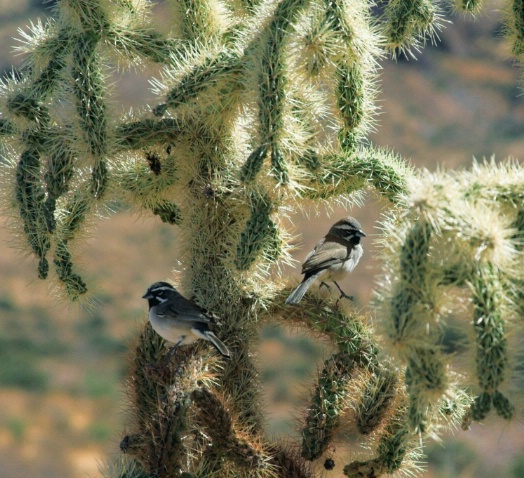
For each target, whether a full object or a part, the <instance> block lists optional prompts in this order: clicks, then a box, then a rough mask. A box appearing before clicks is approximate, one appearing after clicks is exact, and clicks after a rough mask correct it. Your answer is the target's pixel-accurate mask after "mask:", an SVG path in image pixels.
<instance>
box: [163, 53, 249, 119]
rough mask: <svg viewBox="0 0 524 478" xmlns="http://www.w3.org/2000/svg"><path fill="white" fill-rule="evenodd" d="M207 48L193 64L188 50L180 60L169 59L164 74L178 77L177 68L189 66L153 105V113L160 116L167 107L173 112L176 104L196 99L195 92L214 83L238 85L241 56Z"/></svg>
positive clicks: (182, 104)
mask: <svg viewBox="0 0 524 478" xmlns="http://www.w3.org/2000/svg"><path fill="white" fill-rule="evenodd" d="M208 49H209V48H207V49H206V51H205V54H204V58H203V59H200V60H198V61H197V62H196V63H194V62H193V61H192V57H193V56H194V55H193V53H192V52H190V51H188V52H186V54H185V55H181V58H180V59H173V61H172V65H171V66H170V69H169V70H168V73H167V75H168V76H169V75H170V73H169V71H172V73H171V74H172V75H173V76H175V77H178V76H180V75H179V74H177V72H178V71H186V70H188V69H189V72H188V73H187V74H185V75H183V76H182V77H180V78H177V81H176V85H175V86H174V87H173V88H171V89H170V90H169V92H168V93H167V94H166V100H165V102H164V103H161V104H159V105H157V106H156V107H155V108H154V110H153V113H154V114H155V116H158V117H160V116H162V115H164V113H165V112H166V111H167V109H168V108H169V109H172V110H175V111H176V109H177V108H179V107H188V106H191V100H194V99H197V97H198V95H199V94H201V93H203V92H205V91H206V90H207V89H208V88H210V87H211V86H214V85H216V84H217V83H218V82H223V83H226V84H227V83H229V88H232V87H233V86H234V85H238V86H239V82H238V75H239V73H240V72H241V56H239V55H237V54H235V53H231V52H227V51H220V50H219V51H216V50H215V51H211V52H209V51H207V50H208ZM189 65H191V66H189ZM171 68H172V70H171ZM222 94H223V92H222ZM188 103H189V105H188Z"/></svg>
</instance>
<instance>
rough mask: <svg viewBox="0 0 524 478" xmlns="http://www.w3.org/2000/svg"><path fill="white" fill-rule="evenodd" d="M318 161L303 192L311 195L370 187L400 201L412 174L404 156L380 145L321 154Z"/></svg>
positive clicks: (344, 192) (309, 196) (325, 194)
mask: <svg viewBox="0 0 524 478" xmlns="http://www.w3.org/2000/svg"><path fill="white" fill-rule="evenodd" d="M317 161H318V163H319V166H318V167H317V168H316V169H315V170H314V171H313V173H312V175H313V178H312V179H311V182H310V184H309V185H310V189H305V190H304V192H303V193H302V194H303V196H304V197H306V198H309V199H328V198H331V197H334V196H340V195H345V194H349V193H351V192H353V191H358V190H360V189H362V188H370V189H371V190H372V191H374V192H376V193H377V194H379V195H382V196H384V197H386V198H387V199H389V200H390V201H391V202H393V203H397V202H398V201H399V198H400V197H401V195H402V194H403V193H405V192H406V190H407V189H406V188H407V180H408V178H409V177H410V176H412V175H413V169H412V168H411V167H410V166H409V165H408V164H407V163H406V161H405V160H404V159H402V158H401V157H399V156H398V155H395V154H393V153H391V152H389V151H387V150H384V149H379V148H371V147H370V148H366V149H364V148H363V149H361V150H360V151H354V152H351V153H341V154H337V155H328V156H325V157H318V158H317Z"/></svg>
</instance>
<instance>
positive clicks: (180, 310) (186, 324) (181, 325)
mask: <svg viewBox="0 0 524 478" xmlns="http://www.w3.org/2000/svg"><path fill="white" fill-rule="evenodd" d="M142 298H143V299H147V300H148V301H149V322H151V326H152V327H153V329H154V330H155V332H156V333H157V334H159V335H160V336H161V337H163V338H164V339H166V340H169V341H170V342H173V343H174V344H175V345H174V346H173V347H171V349H170V350H169V352H168V356H171V355H173V353H174V352H175V350H176V348H177V347H178V346H179V345H181V344H183V343H184V344H192V343H193V342H195V341H196V340H198V339H204V340H208V341H209V342H211V343H212V344H213V346H214V347H215V348H216V349H217V350H218V352H219V353H220V354H221V355H223V356H224V357H229V356H230V355H231V353H230V352H229V349H228V348H227V347H226V346H225V345H224V343H223V342H222V341H221V340H220V339H219V338H218V337H217V336H216V335H215V334H214V333H213V332H212V331H211V330H209V325H210V324H215V323H216V322H215V318H214V317H213V315H212V314H211V313H210V312H208V311H207V310H205V309H203V308H202V307H200V306H199V305H197V304H195V303H194V302H192V301H191V300H189V299H186V298H185V297H184V296H183V295H182V294H180V293H179V292H178V291H177V290H176V289H175V288H174V287H173V286H172V285H171V284H168V283H167V282H155V283H154V284H153V285H151V286H150V287H149V289H147V291H146V293H145V294H144V295H143V296H142Z"/></svg>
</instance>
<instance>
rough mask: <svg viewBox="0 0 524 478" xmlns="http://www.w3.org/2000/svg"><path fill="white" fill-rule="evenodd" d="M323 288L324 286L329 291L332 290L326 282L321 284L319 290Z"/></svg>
mask: <svg viewBox="0 0 524 478" xmlns="http://www.w3.org/2000/svg"><path fill="white" fill-rule="evenodd" d="M322 286H324V287H325V288H326V289H327V290H331V287H329V285H328V284H326V283H325V282H321V283H320V285H319V286H318V288H319V289H320V288H321V287H322Z"/></svg>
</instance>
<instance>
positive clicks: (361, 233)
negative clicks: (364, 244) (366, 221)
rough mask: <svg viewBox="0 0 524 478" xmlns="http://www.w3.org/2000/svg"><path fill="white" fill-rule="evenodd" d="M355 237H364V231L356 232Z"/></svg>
mask: <svg viewBox="0 0 524 478" xmlns="http://www.w3.org/2000/svg"><path fill="white" fill-rule="evenodd" d="M357 235H358V236H360V237H366V234H364V231H358V232H357Z"/></svg>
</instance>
